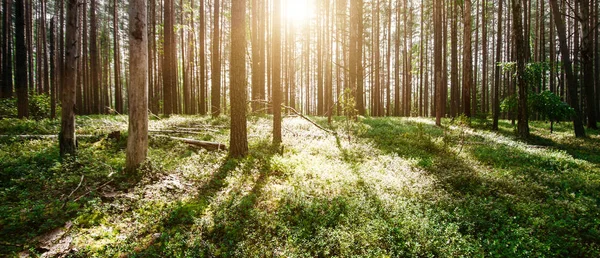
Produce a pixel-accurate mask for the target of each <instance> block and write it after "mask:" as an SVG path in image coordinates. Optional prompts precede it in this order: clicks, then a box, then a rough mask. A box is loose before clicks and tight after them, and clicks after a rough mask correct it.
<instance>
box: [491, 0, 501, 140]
mask: <svg viewBox="0 0 600 258" xmlns="http://www.w3.org/2000/svg"><path fill="white" fill-rule="evenodd" d="M498 2H499V3H498V21H497V23H498V29H497V30H496V33H497V35H496V62H495V63H494V67H495V70H496V72H495V75H494V76H495V77H494V90H493V100H492V112H493V113H494V114H493V117H494V119H493V120H494V121H493V123H492V130H494V131H498V119H499V118H500V73H501V69H500V66H499V64H500V62H502V55H501V52H502V2H503V1H502V0H498Z"/></svg>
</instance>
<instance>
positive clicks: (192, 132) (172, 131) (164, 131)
mask: <svg viewBox="0 0 600 258" xmlns="http://www.w3.org/2000/svg"><path fill="white" fill-rule="evenodd" d="M148 132H149V133H176V134H177V133H178V134H202V133H201V132H194V131H180V130H148Z"/></svg>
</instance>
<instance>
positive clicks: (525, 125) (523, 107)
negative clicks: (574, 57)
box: [512, 0, 529, 139]
mask: <svg viewBox="0 0 600 258" xmlns="http://www.w3.org/2000/svg"><path fill="white" fill-rule="evenodd" d="M525 1H526V0H525ZM512 12H513V34H514V36H515V49H516V51H517V84H518V88H519V100H518V109H519V110H518V120H519V123H518V126H517V132H518V134H519V137H521V138H523V139H526V138H528V137H529V121H528V120H529V117H528V116H529V114H528V110H527V94H528V92H527V91H528V90H527V86H528V85H527V77H526V75H525V63H526V62H527V54H526V52H525V51H526V50H527V48H526V47H525V45H528V44H529V42H528V40H525V38H524V35H523V34H524V30H523V26H522V24H521V22H522V19H521V14H522V11H521V1H520V0H512ZM525 31H526V30H525Z"/></svg>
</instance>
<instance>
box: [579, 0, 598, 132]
mask: <svg viewBox="0 0 600 258" xmlns="http://www.w3.org/2000/svg"><path fill="white" fill-rule="evenodd" d="M578 2H579V8H580V11H581V12H580V14H579V17H581V20H580V22H581V34H582V40H581V66H582V68H583V81H584V82H585V83H583V84H582V87H584V90H585V104H586V113H587V127H588V128H592V129H598V125H597V124H596V105H597V103H596V98H595V95H596V94H595V92H594V40H593V36H594V27H592V26H595V25H592V20H593V19H592V13H593V12H592V11H591V10H590V9H591V8H590V1H589V0H578Z"/></svg>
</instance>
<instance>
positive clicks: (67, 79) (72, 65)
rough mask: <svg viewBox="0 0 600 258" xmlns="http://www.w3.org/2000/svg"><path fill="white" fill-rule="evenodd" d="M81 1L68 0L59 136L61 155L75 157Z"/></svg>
mask: <svg viewBox="0 0 600 258" xmlns="http://www.w3.org/2000/svg"><path fill="white" fill-rule="evenodd" d="M79 4H80V3H79V0H67V20H66V25H67V31H66V44H65V45H66V47H67V48H66V49H65V50H66V52H65V66H64V67H65V69H64V72H65V74H64V75H65V76H64V77H63V80H62V81H63V82H64V85H63V86H62V88H61V90H62V117H61V126H60V134H59V136H58V139H59V145H60V155H61V156H62V157H65V156H66V155H71V156H74V155H75V152H76V149H77V144H76V138H75V84H76V83H77V71H76V67H77V53H79V24H78V23H79V19H77V16H78V15H77V13H78V9H79Z"/></svg>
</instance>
